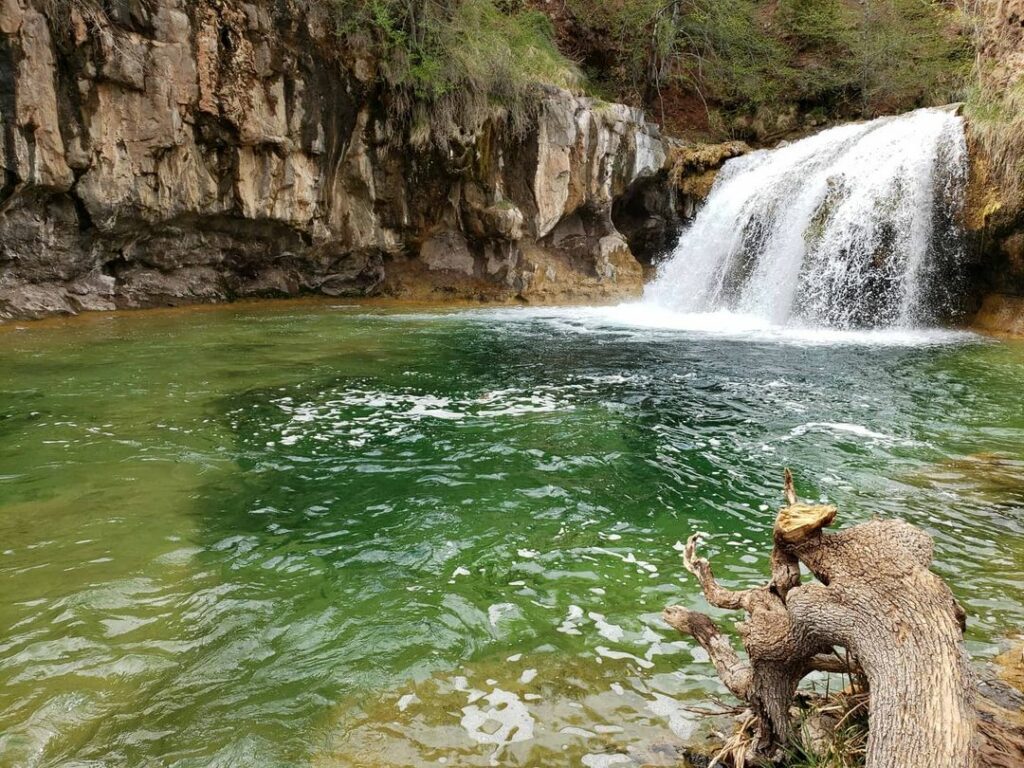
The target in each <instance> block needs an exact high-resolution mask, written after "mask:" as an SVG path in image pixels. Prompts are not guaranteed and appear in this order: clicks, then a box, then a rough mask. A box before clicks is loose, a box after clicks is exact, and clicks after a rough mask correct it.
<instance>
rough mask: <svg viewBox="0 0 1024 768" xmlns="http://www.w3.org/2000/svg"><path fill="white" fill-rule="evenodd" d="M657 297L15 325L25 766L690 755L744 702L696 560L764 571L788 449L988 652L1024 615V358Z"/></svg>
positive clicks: (1, 554) (10, 566) (803, 481)
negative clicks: (626, 301) (675, 608)
mask: <svg viewBox="0 0 1024 768" xmlns="http://www.w3.org/2000/svg"><path fill="white" fill-rule="evenodd" d="M655 320H656V318H655V319H651V318H646V321H645V322H641V321H636V320H635V318H634V322H630V317H629V310H628V309H621V308H620V309H614V310H610V311H606V310H600V311H599V310H579V311H576V310H574V311H564V310H554V311H529V312H524V311H518V310H499V311H490V310H489V311H480V312H461V313H437V314H433V313H423V312H416V313H409V312H406V313H393V312H389V311H384V310H367V309H366V308H365V307H354V308H331V307H327V306H323V305H311V306H303V307H299V308H295V307H289V306H287V305H285V306H282V307H278V308H274V307H271V308H267V309H262V310H259V311H256V310H251V309H247V308H244V307H239V308H228V309H224V310H220V311H215V312H198V313H189V314H185V313H182V314H176V313H170V314H161V313H153V314H151V315H126V316H112V317H102V318H86V319H82V320H78V321H75V322H69V323H65V324H55V325H49V326H47V325H40V326H31V327H28V328H27V329H26V330H21V331H18V330H14V329H7V330H5V331H4V332H3V333H2V334H0V391H2V392H3V397H2V400H0V579H2V580H3V583H4V585H5V589H4V591H3V595H2V598H0V626H2V627H4V631H3V634H2V635H0V765H7V764H10V765H18V766H22V765H24V766H56V765H61V766H144V765H161V766H217V765H223V766H235V765H239V764H245V765H252V766H284V765H289V766H291V765H315V766H333V765H337V766H348V765H426V764H428V763H429V764H434V765H436V764H438V761H440V760H442V759H443V760H444V761H446V762H447V763H448V764H450V765H488V764H492V763H494V762H500V763H501V764H511V765H546V764H564V762H565V760H567V759H572V760H577V761H582V764H584V765H601V764H608V765H611V764H615V761H619V762H620V763H621V764H622V765H626V764H628V763H627V762H625V761H627V760H629V761H632V762H633V763H637V762H642V761H644V760H647V761H652V760H657V759H664V760H669V759H671V749H670V747H671V744H672V743H673V740H676V741H678V740H681V739H685V738H686V737H688V736H690V735H691V734H692V733H693V731H694V729H696V728H697V727H698V723H697V722H696V720H695V717H694V716H693V715H692V713H690V712H689V711H688V710H687V707H688V706H690V705H692V704H693V703H695V702H696V701H703V700H705V699H706V698H707V696H708V695H709V694H717V693H720V692H721V689H720V687H719V685H718V683H717V682H716V681H715V680H714V676H713V674H712V670H711V668H710V666H709V665H708V664H706V663H705V661H706V659H705V658H704V656H703V652H702V651H701V649H699V648H697V647H694V645H693V644H692V643H691V642H689V641H688V640H685V639H681V638H678V637H677V636H675V635H673V634H672V633H671V632H670V631H669V630H668V629H667V628H666V627H664V626H663V625H662V624H661V622H660V619H659V612H660V609H661V608H662V606H664V605H665V604H667V603H670V602H683V603H686V604H689V605H691V606H693V607H700V606H701V603H702V601H701V600H700V598H699V596H698V595H697V594H696V590H695V587H694V585H693V583H692V582H691V581H688V580H687V579H686V578H685V577H684V576H683V574H682V572H681V568H680V562H679V553H678V551H677V549H676V548H674V546H673V545H675V544H676V543H677V542H678V541H680V540H684V539H685V537H686V536H687V535H688V534H689V533H690V532H692V531H694V530H701V531H704V532H705V533H706V542H707V543H706V547H707V549H708V551H709V552H710V553H711V554H712V555H713V556H714V558H715V559H716V562H717V563H718V568H717V571H718V572H719V573H720V574H721V576H722V578H723V580H725V581H726V582H728V583H730V584H733V585H736V586H741V585H746V584H749V583H751V582H756V581H759V580H761V579H763V578H764V575H765V573H766V572H767V562H766V552H767V549H766V548H767V545H768V539H769V530H770V525H771V521H772V519H773V516H774V511H775V507H776V505H777V503H778V497H779V474H780V471H781V468H782V467H783V466H786V465H788V466H791V467H792V468H793V469H794V472H795V473H796V475H797V478H798V483H799V485H800V490H801V492H802V494H803V495H805V496H807V497H810V498H821V499H827V500H829V501H831V502H835V503H837V504H838V505H839V507H840V514H841V522H844V523H847V522H854V521H858V520H864V519H868V518H870V517H871V516H872V515H881V516H892V515H901V516H904V517H906V518H907V519H909V520H911V521H913V522H915V523H917V524H919V525H922V526H924V527H925V528H926V529H927V530H928V531H929V532H930V533H932V534H933V535H934V536H935V538H936V542H937V563H936V568H937V570H938V571H939V572H940V573H942V574H943V575H944V576H945V577H946V578H947V579H949V581H950V582H951V583H952V585H953V588H954V590H955V591H956V592H957V594H958V596H959V597H960V598H961V600H962V601H963V602H964V603H965V605H966V606H967V608H968V611H969V613H970V627H969V644H970V648H971V650H972V652H973V653H974V654H976V655H977V656H979V657H983V656H986V655H988V654H990V653H992V651H993V650H994V648H995V643H996V642H997V640H998V639H999V638H1000V637H1001V636H1002V635H1003V634H1004V633H1006V632H1007V631H1009V630H1010V629H1012V628H1013V627H1019V626H1021V625H1022V624H1024V588H1022V586H1021V584H1020V580H1019V574H1020V573H1021V572H1022V570H1024V487H1022V484H1021V482H1020V480H1019V478H1020V476H1021V470H1022V469H1024V413H1022V412H1021V409H1020V399H1019V391H1018V390H1019V381H1020V380H1021V376H1022V374H1024V347H1022V345H1020V344H1013V343H994V342H991V341H986V340H982V339H979V338H977V337H971V336H969V335H964V334H935V333H931V332H929V333H926V334H918V335H916V336H914V334H907V333H904V334H903V335H902V336H899V337H896V338H882V337H879V336H877V335H875V336H870V335H869V336H863V335H862V336H857V335H852V336H846V337H835V338H833V337H830V338H828V339H822V338H820V337H815V336H814V334H813V333H810V332H799V333H796V332H776V331H771V332H767V331H764V330H763V329H762V330H756V329H755V330H751V329H744V327H743V326H742V323H739V324H736V323H734V327H733V328H732V330H731V331H729V332H728V333H715V332H708V331H707V329H703V330H702V329H701V328H700V327H698V326H699V323H698V322H697V321H696V320H695V319H694V318H689V319H687V320H685V321H682V320H677V321H674V323H665V322H660V323H659V322H655ZM787 334H788V335H787ZM890 342H892V343H890ZM720 615H722V616H723V618H725V619H726V620H727V621H728V620H731V618H735V617H729V616H727V615H725V614H720ZM609 760H611V761H612V762H608V761H609ZM602 761H603V762H602Z"/></svg>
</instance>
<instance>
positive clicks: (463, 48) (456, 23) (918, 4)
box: [319, 0, 972, 140]
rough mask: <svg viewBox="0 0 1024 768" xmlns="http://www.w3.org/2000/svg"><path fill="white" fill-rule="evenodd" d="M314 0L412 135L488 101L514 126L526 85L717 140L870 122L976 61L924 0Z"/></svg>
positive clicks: (525, 112) (441, 128)
mask: <svg viewBox="0 0 1024 768" xmlns="http://www.w3.org/2000/svg"><path fill="white" fill-rule="evenodd" d="M319 2H323V3H326V4H328V6H329V7H330V10H331V12H332V14H333V16H334V18H335V19H336V23H337V29H338V32H339V34H340V35H341V36H342V37H343V38H345V39H346V40H348V41H353V40H358V41H359V42H361V43H362V44H363V45H364V46H366V47H367V48H368V50H369V52H370V53H371V54H372V55H373V57H374V59H375V60H376V61H377V62H378V63H379V68H378V72H379V77H380V79H381V81H382V83H383V84H384V85H386V86H387V88H388V92H389V95H390V97H391V98H392V99H393V103H392V104H391V105H390V106H391V108H392V109H391V112H392V114H393V115H397V116H402V117H403V118H405V121H407V123H408V124H409V125H411V129H412V130H411V133H412V135H413V136H414V138H418V139H423V140H425V139H428V138H429V137H430V136H434V137H435V138H442V137H445V136H447V135H451V132H452V130H454V129H455V128H457V127H458V126H471V125H472V124H474V123H475V122H478V121H479V120H481V119H483V118H484V117H486V116H488V115H490V114H492V113H493V111H494V109H495V108H501V109H503V110H506V111H507V114H508V116H509V118H510V120H511V122H512V123H513V124H514V126H516V127H521V126H522V125H525V123H526V122H527V121H528V118H529V116H530V112H531V107H532V100H531V97H530V94H531V92H532V86H534V85H535V84H537V83H548V84H554V85H557V86H560V87H565V88H569V89H572V90H577V91H579V90H585V91H587V92H590V93H592V94H595V95H600V96H603V97H605V98H608V99H610V100H611V99H613V100H617V101H625V102H627V103H632V104H636V105H639V106H645V107H647V108H648V109H650V110H651V112H652V115H654V116H657V117H660V118H661V119H662V121H666V120H667V121H668V122H669V123H675V124H676V125H673V127H677V128H678V127H683V128H686V127H690V128H692V127H694V125H693V123H695V122H696V123H703V124H704V125H705V127H706V129H707V130H708V132H709V133H712V134H719V135H724V134H727V133H730V132H734V131H735V130H736V126H737V125H738V123H737V122H736V118H737V116H743V115H748V116H749V115H754V114H755V113H758V112H763V111H765V110H776V111H777V110H779V108H780V105H793V107H795V108H797V109H798V110H799V111H801V112H805V113H806V112H813V111H815V110H817V111H818V112H819V113H820V115H821V117H822V118H823V119H829V118H836V117H871V116H874V115H877V114H881V113H889V112H895V111H903V110H907V109H912V108H915V107H919V106H925V105H929V104H939V103H945V102H948V101H951V100H953V99H954V98H956V97H958V96H959V95H960V91H961V88H962V85H963V83H964V80H965V76H966V74H967V73H968V71H969V68H970V63H971V59H972V56H971V46H970V36H969V34H968V27H969V25H968V24H967V22H966V17H965V16H964V14H963V13H961V12H960V11H958V10H955V9H953V8H951V7H950V6H949V5H947V4H945V3H936V2H927V1H923V0H865V2H851V1H850V0H777V2H774V1H773V2H765V1H764V0H674V1H673V0H669V1H668V2H666V0H619V1H618V2H614V3H606V2H600V1H599V0H565V2H564V3H557V4H551V5H549V4H546V3H541V2H535V1H531V0H440V1H436V0H432V1H431V2H427V0H319ZM581 70H582V71H583V72H585V78H584V77H583V76H581ZM687 103H692V104H693V105H695V108H696V111H695V112H694V110H692V109H691V110H690V112H694V113H693V114H686V112H687V110H686V108H685V107H680V106H679V105H680V104H683V105H685V104H687ZM673 104H675V105H676V107H675V109H676V111H677V112H679V113H680V114H678V115H673V114H672V112H673ZM666 105H667V106H666ZM666 112H668V113H669V114H667V115H666ZM687 122H689V123H690V125H685V124H686V123H687ZM679 123H683V125H682V126H680V125H679Z"/></svg>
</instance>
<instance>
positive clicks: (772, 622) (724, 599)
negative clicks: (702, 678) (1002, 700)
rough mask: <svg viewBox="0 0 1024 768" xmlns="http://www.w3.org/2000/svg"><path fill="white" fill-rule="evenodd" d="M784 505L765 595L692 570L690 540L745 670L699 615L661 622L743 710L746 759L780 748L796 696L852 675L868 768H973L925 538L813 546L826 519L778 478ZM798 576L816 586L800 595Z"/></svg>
mask: <svg viewBox="0 0 1024 768" xmlns="http://www.w3.org/2000/svg"><path fill="white" fill-rule="evenodd" d="M786 500H787V505H786V506H785V507H783V509H782V510H781V511H780V512H779V515H778V518H777V519H776V523H775V529H774V537H773V538H774V547H773V552H772V560H771V562H772V579H771V581H770V582H769V583H768V584H767V585H765V586H762V587H757V588H754V589H749V590H743V591H739V592H734V591H730V590H727V589H724V588H722V587H721V586H720V585H719V584H718V583H717V582H716V581H715V577H714V575H713V574H712V572H711V566H710V564H709V563H708V561H707V560H705V559H704V558H701V557H697V555H696V551H695V549H696V537H695V536H693V537H691V538H690V541H689V542H688V544H687V547H686V550H685V553H684V563H685V565H686V568H687V569H688V570H689V571H690V572H691V573H693V574H694V575H695V576H696V577H697V579H698V581H699V582H700V585H701V588H702V589H703V591H704V595H705V597H706V599H707V601H708V602H709V603H710V604H711V605H714V606H717V607H719V608H727V609H740V608H742V609H743V610H745V611H746V612H747V614H748V616H749V618H748V619H747V621H745V622H742V623H740V624H739V625H738V629H739V632H740V635H741V637H742V640H743V645H744V647H745V649H746V651H747V654H748V656H749V662H744V661H741V660H740V659H739V658H738V657H737V655H736V653H735V652H734V651H733V649H732V646H731V645H730V643H729V641H728V639H727V638H726V637H725V636H723V635H722V634H721V633H720V632H719V630H718V628H717V627H716V626H715V625H714V623H713V622H712V621H711V620H710V619H709V618H708V617H707V616H704V615H703V614H700V613H695V612H692V611H689V610H687V609H685V608H682V607H679V606H673V607H670V608H668V609H666V610H665V619H666V621H667V622H668V623H669V624H671V625H672V626H673V627H675V628H676V629H678V630H679V631H680V632H682V633H684V634H687V635H692V636H693V637H694V638H695V639H696V640H697V642H698V643H700V644H701V645H702V646H703V647H704V648H705V650H707V652H708V654H709V655H710V656H711V659H712V661H713V662H714V664H715V667H716V669H717V671H718V673H719V676H720V677H721V679H722V681H723V682H724V683H725V685H726V686H727V687H728V688H729V690H731V691H732V692H733V693H734V694H735V695H736V696H737V697H739V698H741V699H743V700H744V701H746V702H747V703H748V704H749V706H750V708H751V710H752V712H753V714H754V716H755V722H756V728H757V734H756V739H755V742H754V743H753V745H752V747H751V751H752V752H753V753H754V754H752V755H750V757H755V756H756V757H767V758H774V757H777V756H778V754H779V752H780V749H781V747H782V746H783V745H785V743H786V742H787V740H788V739H789V736H790V723H789V712H790V706H791V703H792V698H793V694H794V693H795V691H796V688H797V685H798V683H799V682H800V680H801V679H802V678H803V677H804V676H805V675H806V674H807V673H808V672H810V671H813V670H815V669H823V670H827V671H836V670H844V671H849V672H850V673H851V674H853V675H855V676H857V677H858V678H861V679H863V680H864V682H865V683H866V685H867V688H868V690H869V691H870V712H869V719H868V728H869V730H868V746H867V756H866V765H867V768H895V767H896V766H898V767H899V768H971V767H972V766H975V765H976V764H977V758H976V748H975V744H974V741H975V739H974V737H975V730H976V725H975V723H976V716H975V710H974V706H973V696H974V690H975V686H974V681H973V678H972V675H971V670H970V666H969V663H968V658H967V654H966V652H965V650H964V647H963V642H962V631H963V627H964V612H963V610H962V608H961V607H960V605H959V604H958V603H957V601H956V599H955V598H954V597H953V594H952V593H951V592H950V590H949V588H948V587H947V586H946V584H945V583H944V582H943V581H942V580H941V579H940V578H939V577H938V576H936V575H935V574H933V573H932V572H931V571H929V570H928V566H929V564H930V562H931V557H932V540H931V537H929V536H928V535H927V534H926V533H924V532H923V531H921V530H920V529H918V528H915V527H914V526H912V525H910V524H909V523H906V522H903V521H901V520H874V521H871V522H868V523H863V524H861V525H856V526H853V527H852V528H849V529H847V530H844V531H842V532H840V533H836V534H826V533H823V532H822V530H821V529H822V528H823V527H824V526H827V525H829V524H830V523H831V522H832V521H833V520H834V518H835V514H836V510H835V507H831V506H811V505H804V504H799V503H797V501H796V496H795V494H794V492H793V485H792V477H791V476H790V475H789V472H788V470H787V472H786ZM800 563H803V565H805V566H806V567H807V568H808V569H809V570H810V571H811V573H813V574H814V576H815V577H816V578H817V580H818V582H817V583H810V584H805V585H801V584H800V568H799V565H800ZM837 648H841V649H844V651H845V653H837V650H836V649H837Z"/></svg>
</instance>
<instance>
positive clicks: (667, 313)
mask: <svg viewBox="0 0 1024 768" xmlns="http://www.w3.org/2000/svg"><path fill="white" fill-rule="evenodd" d="M434 317H435V319H440V318H461V319H462V320H472V321H477V322H483V323H486V324H488V325H502V324H508V323H536V322H540V323H544V324H546V325H549V326H552V327H553V328H555V329H556V330H559V331H561V332H565V333H576V334H589V335H611V336H617V337H621V336H625V337H627V338H629V339H632V340H636V341H647V340H654V341H656V340H670V339H680V338H693V339H700V338H709V337H710V338H715V339H723V340H728V341H740V342H756V343H767V344H786V345H793V346H809V347H816V346H863V347H920V346H933V345H948V344H963V343H966V342H978V341H980V340H981V337H979V336H978V335H977V334H974V333H971V332H969V331H964V330H959V329H951V328H935V327H915V326H906V327H902V326H900V327H887V328H832V327H827V326H816V325H812V324H809V323H806V322H802V321H800V320H797V319H794V320H790V321H788V322H786V323H776V322H773V321H772V320H771V319H768V318H764V317H759V316H757V315H753V314H750V313H745V312H737V311H733V310H730V309H714V310H708V311H698V312H684V311H679V310H677V309H673V308H670V307H665V306H661V305H659V304H657V303H654V302H649V301H641V302H626V303H623V304H616V305H611V306H601V307H515V308H508V307H502V308H497V309H473V310H464V311H462V312H460V313H459V314H458V315H450V314H449V315H435V316H434ZM595 383H606V384H616V383H623V382H616V381H613V380H608V381H604V382H595Z"/></svg>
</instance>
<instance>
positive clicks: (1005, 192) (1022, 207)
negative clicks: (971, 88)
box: [966, 0, 1024, 334]
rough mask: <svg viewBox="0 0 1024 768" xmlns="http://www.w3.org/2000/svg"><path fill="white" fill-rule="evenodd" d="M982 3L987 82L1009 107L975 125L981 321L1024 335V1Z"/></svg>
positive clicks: (974, 211)
mask: <svg viewBox="0 0 1024 768" xmlns="http://www.w3.org/2000/svg"><path fill="white" fill-rule="evenodd" d="M978 10H979V14H980V22H981V28H980V45H979V52H978V56H979V68H980V77H981V78H982V81H981V84H982V86H983V87H985V88H987V89H988V91H989V92H990V93H992V94H1003V101H1002V103H1001V104H1000V105H999V106H998V107H997V110H998V112H1001V113H1002V114H1000V115H999V122H998V123H997V127H996V128H993V127H992V126H991V125H985V124H984V122H983V121H980V120H977V119H975V120H971V119H969V120H968V124H967V127H968V143H969V146H970V149H971V179H970V184H969V186H968V199H967V206H966V212H967V228H968V231H969V233H970V235H971V241H972V250H973V252H974V257H975V261H976V262H977V271H978V275H977V278H978V279H977V285H978V286H979V294H980V299H981V304H980V309H979V312H978V314H977V317H976V318H975V321H974V324H975V325H976V326H977V327H979V328H982V329H984V330H989V331H996V332H1009V333H1014V334H1024V165H1022V163H1024V160H1022V159H1021V157H1020V152H1021V151H1022V148H1024V140H1021V138H1020V135H1019V133H1020V130H1021V128H1022V126H1024V122H1022V120H1021V117H1020V106H1021V100H1020V98H1019V93H1020V89H1021V85H1022V83H1024V0H985V2H982V3H979V6H978ZM990 111H991V108H990ZM1014 112H1016V114H1013V113H1014ZM1000 124H1001V125H1000ZM993 131H996V132H997V133H996V135H995V136H993ZM998 132H1002V133H1003V134H1004V135H1003V136H999V135H998Z"/></svg>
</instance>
